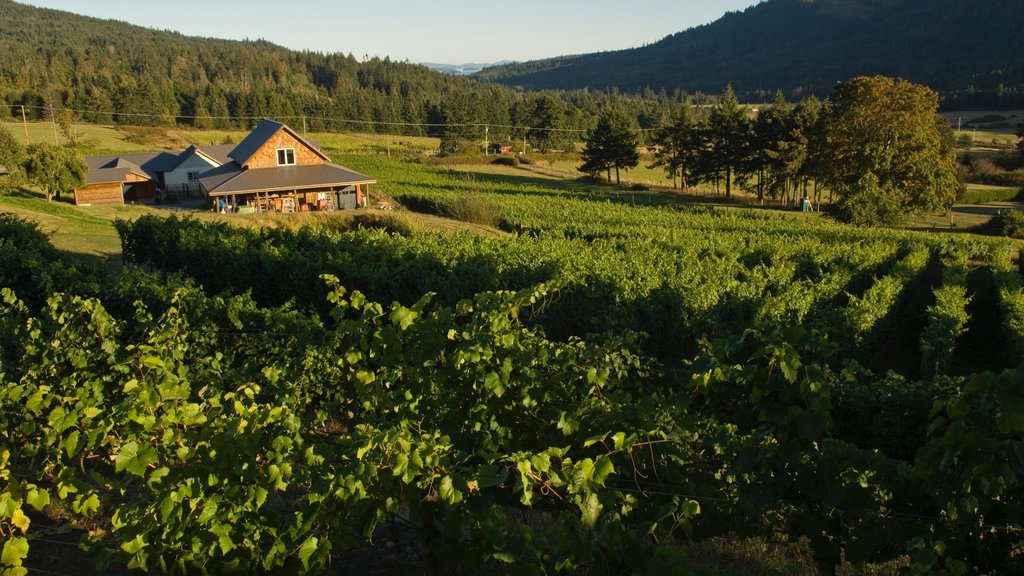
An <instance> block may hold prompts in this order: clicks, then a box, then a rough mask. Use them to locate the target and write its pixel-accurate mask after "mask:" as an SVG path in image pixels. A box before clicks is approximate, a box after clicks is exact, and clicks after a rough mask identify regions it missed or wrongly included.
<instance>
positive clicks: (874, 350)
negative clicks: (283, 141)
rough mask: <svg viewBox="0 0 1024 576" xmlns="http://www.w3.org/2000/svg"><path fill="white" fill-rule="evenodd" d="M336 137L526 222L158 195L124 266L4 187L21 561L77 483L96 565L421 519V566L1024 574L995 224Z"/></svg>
mask: <svg viewBox="0 0 1024 576" xmlns="http://www.w3.org/2000/svg"><path fill="white" fill-rule="evenodd" d="M341 161H342V162H343V163H345V165H346V166H351V167H352V168H353V169H355V170H360V171H364V172H366V173H372V174H374V175H375V176H376V177H377V178H378V179H379V180H380V182H381V183H382V188H383V189H384V192H386V193H387V194H388V195H390V196H391V197H392V198H394V199H395V200H397V201H400V202H401V203H403V204H404V205H406V206H409V207H413V208H415V209H417V210H421V211H427V212H437V213H444V211H445V210H446V207H449V206H451V205H452V203H453V202H458V201H464V200H465V199H467V198H469V199H471V200H472V201H473V202H478V203H483V204H485V205H487V206H489V207H490V208H491V209H492V210H493V214H494V224H495V225H496V226H497V227H499V228H501V229H502V230H504V231H506V232H508V235H507V236H503V237H492V238H483V237H477V236H471V235H468V234H449V233H440V232H416V233H412V234H404V235H403V234H397V233H392V232H389V231H387V230H380V229H360V230H355V231H351V230H340V229H337V228H335V227H332V225H331V223H330V221H329V220H323V221H318V222H317V223H311V224H310V225H309V226H306V227H303V228H300V229H297V230H291V229H286V228H269V227H268V228H245V227H235V226H231V225H228V224H224V223H219V222H201V221H199V220H196V219H191V218H185V219H181V218H173V217H172V218H161V217H154V216H145V217H142V218H139V219H137V220H134V221H119V222H118V223H117V228H118V232H119V234H120V237H121V242H122V249H123V256H124V259H125V262H126V266H125V267H124V268H123V269H122V270H121V271H119V272H117V273H114V274H112V273H110V272H108V271H107V270H106V269H105V268H99V267H98V268H96V269H90V268H87V267H83V266H82V265H79V266H77V267H76V266H69V265H68V264H67V263H66V261H65V260H64V259H63V258H62V256H61V254H60V253H59V252H58V251H56V250H55V249H54V248H53V247H52V246H51V245H50V244H49V242H48V240H47V238H46V237H45V235H43V234H41V233H40V232H39V231H38V229H37V228H36V227H35V226H34V225H33V224H30V223H27V222H25V221H23V220H19V219H16V218H12V217H0V277H2V278H3V288H2V303H0V309H2V312H0V377H2V380H3V382H2V387H0V489H2V493H0V531H2V532H3V534H4V536H5V539H4V545H3V556H2V564H0V572H2V574H3V575H4V576H7V575H11V576H14V575H18V574H26V573H31V572H29V568H30V567H31V563H32V559H33V551H34V550H35V547H36V544H34V542H33V540H34V538H35V534H36V528H35V526H34V524H40V523H43V522H45V521H49V520H48V519H51V518H53V517H55V516H57V517H60V518H65V519H67V520H66V521H67V522H69V523H73V524H75V525H76V526H77V527H79V529H82V530H83V537H82V543H81V546H82V547H83V549H85V550H87V551H88V552H89V554H90V555H91V557H92V558H93V559H94V560H95V561H96V562H97V564H98V566H100V567H101V569H102V568H106V567H114V566H123V567H127V568H128V569H138V570H149V571H157V572H175V573H193V572H202V573H206V572H209V573H223V572H240V573H251V572H285V571H291V572H313V573H316V572H322V571H325V570H328V569H331V567H332V566H333V564H332V562H335V561H337V559H339V558H342V557H343V555H344V554H345V552H346V551H348V550H354V549H357V548H359V547H360V546H363V545H364V544H365V543H366V542H367V541H370V540H373V539H375V538H380V532H381V530H382V529H383V528H384V527H385V526H387V525H389V524H391V523H394V522H396V521H399V522H401V523H402V524H403V525H405V526H411V527H413V528H415V533H416V534H417V538H418V541H417V548H416V550H417V551H418V554H419V555H420V557H421V566H422V572H423V573H427V574H444V573H470V574H476V573H481V574H484V573H488V574H490V573H507V574H548V573H570V574H577V573H597V574H603V573H616V574H618V573H630V574H652V575H653V574H659V575H660V574H722V573H725V572H723V571H721V570H720V569H718V568H712V567H708V566H706V565H704V564H703V563H701V562H699V561H697V560H696V559H695V558H693V555H692V554H691V552H690V551H691V550H693V548H692V547H691V545H692V544H694V543H701V542H707V541H711V540H713V539H716V538H723V537H724V538H745V537H765V538H774V537H776V536H777V535H779V534H783V535H785V537H786V538H787V539H789V540H790V541H794V542H795V541H797V540H802V541H806V542H807V544H808V546H809V548H810V550H811V551H812V552H813V558H814V562H815V563H816V565H817V566H816V568H817V569H818V570H819V573H823V574H825V573H835V570H836V568H837V567H839V566H843V565H845V566H853V567H854V568H864V567H865V566H868V565H874V566H878V565H882V564H885V563H890V564H892V565H894V566H898V568H893V570H901V571H903V572H906V573H914V574H926V573H943V572H945V573H952V574H970V573H984V574H1022V573H1024V561H1022V555H1024V531H1022V528H1024V371H1022V370H1024V367H1022V366H1021V362H1022V360H1024V284H1022V279H1021V274H1020V271H1019V269H1018V267H1017V263H1016V261H1015V260H1014V259H1013V257H1014V256H1015V254H1013V251H1012V247H1011V245H1009V244H1008V243H1004V242H1002V241H995V240H993V241H988V240H979V239H978V238H977V237H973V236H966V235H925V234H920V233H911V232H901V231H879V230H866V229H858V228H852V227H846V226H840V225H836V224H830V223H827V222H825V221H824V220H818V219H813V220H801V219H795V218H787V217H780V216H768V215H764V214H758V213H755V212H751V211H745V210H731V209H722V208H709V207H702V206H700V205H697V204H692V205H691V204H683V203H670V202H664V201H663V199H661V198H659V197H658V196H657V195H635V196H633V195H630V193H629V192H625V191H623V192H607V193H603V192H595V191H593V190H583V189H580V190H572V189H566V188H557V187H546V186H544V185H542V184H540V183H537V182H533V181H515V180H514V179H512V178H508V177H502V176H493V177H489V176H486V175H477V176H474V177H472V178H470V177H467V176H466V175H465V174H463V173H460V172H457V171H453V170H444V169H439V168H425V167H423V166H421V165H418V164H413V163H410V162H407V161H402V160H390V159H385V158H369V157H351V158H344V159H342V160H341ZM55 511H59V512H55ZM83 527H84V528H83ZM86 528H87V529H86ZM774 570H775V572H773V573H794V574H795V573H803V572H802V569H797V568H789V569H787V568H786V567H785V566H779V567H775V568H774Z"/></svg>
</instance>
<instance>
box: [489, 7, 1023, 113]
mask: <svg viewBox="0 0 1024 576" xmlns="http://www.w3.org/2000/svg"><path fill="white" fill-rule="evenodd" d="M1021 22H1024V2H1020V1H1019V0H988V1H985V2H970V1H968V0H768V1H765V2H762V3H760V4H758V5H756V6H753V7H751V8H748V9H747V10H745V11H743V12H742V13H739V12H733V13H729V14H726V15H725V16H724V17H722V18H721V19H719V20H718V21H716V22H714V23H712V24H708V25H705V26H700V27H697V28H692V29H690V30H687V31H685V32H680V33H677V34H674V35H671V36H668V37H666V38H664V39H662V40H661V41H659V42H656V43H654V44H651V45H649V46H644V47H642V48H635V49H630V50H621V51H616V52H603V53H598V54H587V55H581V56H570V57H562V58H556V59H551V60H542V61H537V62H527V63H523V64H513V65H509V66H500V67H494V68H490V69H487V70H484V71H483V72H481V73H480V74H478V75H477V76H478V77H479V78H481V79H486V80H492V81H495V82H500V83H502V84H506V85H511V86H521V87H524V88H531V89H547V88H559V89H574V88H581V87H585V86H589V87H591V88H604V87H605V86H616V87H618V88H619V89H621V90H638V89H642V88H644V87H650V88H653V89H654V90H658V89H660V88H665V89H667V90H669V91H671V90H672V89H675V88H680V89H684V90H687V91H689V92H691V93H692V92H697V91H702V92H706V93H715V94H717V93H719V92H721V90H722V89H723V87H724V86H725V85H726V84H727V83H730V82H731V83H732V85H733V87H734V88H735V89H736V91H737V93H739V94H741V95H745V96H746V97H748V98H750V97H764V96H769V95H770V94H771V93H772V92H774V91H775V90H776V89H782V90H784V91H785V92H786V93H787V94H788V95H790V96H791V97H794V98H799V97H801V96H804V95H809V94H812V93H814V94H817V95H819V96H821V95H828V94H829V93H830V92H831V90H832V87H833V85H834V84H835V83H836V82H837V81H842V80H846V79H848V78H850V77H853V76H858V75H874V74H882V75H889V76H899V77H903V78H906V79H908V80H911V81H913V82H918V83H923V84H927V85H929V86H931V87H932V88H934V89H936V90H938V91H939V92H941V93H942V94H943V95H944V96H945V98H946V101H947V105H960V106H1006V107H1012V106H1020V105H1022V103H1024V65H1022V63H1021V59H1020V54H1021V53H1022V52H1024V36H1022V35H1021V34H1020V25H1021Z"/></svg>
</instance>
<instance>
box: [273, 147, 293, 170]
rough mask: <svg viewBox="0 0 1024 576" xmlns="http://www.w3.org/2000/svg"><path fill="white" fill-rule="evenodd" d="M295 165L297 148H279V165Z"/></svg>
mask: <svg viewBox="0 0 1024 576" xmlns="http://www.w3.org/2000/svg"><path fill="white" fill-rule="evenodd" d="M293 164H295V148H278V149H277V165H278V166H291V165H293Z"/></svg>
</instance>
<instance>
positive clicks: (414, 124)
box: [19, 104, 656, 134]
mask: <svg viewBox="0 0 1024 576" xmlns="http://www.w3.org/2000/svg"><path fill="white" fill-rule="evenodd" d="M19 106H21V107H22V110H26V109H28V110H42V111H50V112H51V113H52V114H56V113H57V112H64V111H69V112H71V113H72V114H75V115H77V116H78V117H82V116H84V115H86V114H89V115H98V114H110V115H111V116H114V115H116V116H119V117H128V118H167V117H171V118H175V119H182V120H234V121H238V120H253V121H257V120H263V119H264V118H265V116H213V115H206V116H195V115H187V114H152V113H145V112H113V111H110V110H75V109H73V108H50V107H47V106H32V105H20V104H19ZM276 118H277V119H278V120H288V121H296V122H298V121H303V120H306V119H307V118H317V119H321V120H326V121H329V122H341V123H344V124H356V125H363V126H393V127H403V128H482V129H484V130H485V131H486V130H488V129H489V128H501V129H506V130H515V131H527V132H529V131H534V132H558V133H566V134H588V133H589V132H590V130H585V129H582V128H541V127H534V126H519V125H515V124H493V123H490V122H461V123H437V122H393V121H384V120H357V119H354V118H340V117H335V116H309V115H296V116H277V117H276ZM637 131H638V132H640V133H641V134H642V133H645V132H654V131H656V129H654V128H638V129H637Z"/></svg>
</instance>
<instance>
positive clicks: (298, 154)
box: [244, 130, 324, 168]
mask: <svg viewBox="0 0 1024 576" xmlns="http://www.w3.org/2000/svg"><path fill="white" fill-rule="evenodd" d="M280 148H294V149H295V165H296V166H306V165H312V164H323V162H324V159H323V158H321V157H320V155H319V154H317V153H316V152H314V151H313V150H312V149H310V148H309V147H308V146H306V145H305V144H303V143H301V142H299V141H298V140H297V139H295V138H293V137H292V135H291V134H289V133H288V131H287V130H278V132H277V134H274V137H273V138H271V139H269V140H267V142H266V144H264V145H263V146H261V147H260V149H259V150H257V151H256V153H255V154H253V155H252V158H250V159H249V162H248V163H247V164H246V165H245V166H244V167H245V168H276V167H277V151H278V149H280Z"/></svg>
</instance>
